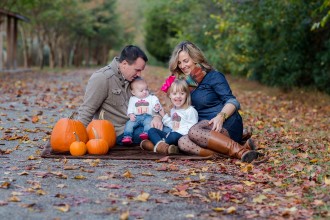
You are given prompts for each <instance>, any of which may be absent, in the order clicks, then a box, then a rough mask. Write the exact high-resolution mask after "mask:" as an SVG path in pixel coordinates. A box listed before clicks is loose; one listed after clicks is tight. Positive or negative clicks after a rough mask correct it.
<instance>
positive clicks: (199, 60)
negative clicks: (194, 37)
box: [169, 41, 213, 77]
mask: <svg viewBox="0 0 330 220" xmlns="http://www.w3.org/2000/svg"><path fill="white" fill-rule="evenodd" d="M181 51H185V52H186V53H187V54H188V55H189V56H190V57H191V59H192V60H193V61H194V62H195V63H196V64H199V65H201V67H202V68H203V69H204V70H205V71H206V72H209V71H210V70H212V69H213V67H212V66H211V64H209V62H208V61H207V60H206V58H205V56H204V54H203V52H202V51H201V49H199V48H198V47H197V46H196V45H195V44H193V43H192V42H190V41H183V42H181V43H179V44H178V45H177V46H176V47H175V48H174V50H173V52H172V55H171V58H170V61H169V69H170V71H171V73H172V74H174V75H176V76H178V77H179V76H182V75H184V73H183V72H182V71H181V70H180V68H179V66H178V59H179V53H180V52H181Z"/></svg>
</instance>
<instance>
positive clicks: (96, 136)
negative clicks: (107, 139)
mask: <svg viewBox="0 0 330 220" xmlns="http://www.w3.org/2000/svg"><path fill="white" fill-rule="evenodd" d="M92 130H93V133H94V136H95V139H99V134H98V133H97V131H96V129H95V128H94V127H92Z"/></svg>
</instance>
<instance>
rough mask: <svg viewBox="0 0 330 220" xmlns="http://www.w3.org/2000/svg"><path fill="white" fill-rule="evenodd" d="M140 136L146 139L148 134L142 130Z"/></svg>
mask: <svg viewBox="0 0 330 220" xmlns="http://www.w3.org/2000/svg"><path fill="white" fill-rule="evenodd" d="M140 138H141V139H142V140H145V139H148V138H149V136H148V134H147V133H146V132H143V133H141V134H140Z"/></svg>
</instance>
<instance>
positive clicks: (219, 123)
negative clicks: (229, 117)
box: [209, 115, 225, 132]
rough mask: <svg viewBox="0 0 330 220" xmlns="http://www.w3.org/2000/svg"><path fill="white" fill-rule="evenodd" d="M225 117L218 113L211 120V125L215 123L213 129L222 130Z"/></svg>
mask: <svg viewBox="0 0 330 220" xmlns="http://www.w3.org/2000/svg"><path fill="white" fill-rule="evenodd" d="M224 121H225V118H224V117H223V115H217V116H215V117H214V118H212V119H211V120H210V121H209V125H211V124H213V126H212V131H217V132H220V131H221V129H222V126H223V123H224Z"/></svg>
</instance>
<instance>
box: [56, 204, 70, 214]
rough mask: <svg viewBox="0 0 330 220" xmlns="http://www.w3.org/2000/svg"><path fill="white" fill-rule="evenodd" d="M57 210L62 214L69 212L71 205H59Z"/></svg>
mask: <svg viewBox="0 0 330 220" xmlns="http://www.w3.org/2000/svg"><path fill="white" fill-rule="evenodd" d="M55 209H57V210H59V211H61V212H68V211H69V210H70V205H68V204H59V205H56V206H55Z"/></svg>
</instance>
